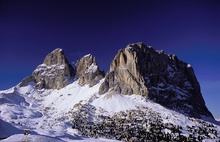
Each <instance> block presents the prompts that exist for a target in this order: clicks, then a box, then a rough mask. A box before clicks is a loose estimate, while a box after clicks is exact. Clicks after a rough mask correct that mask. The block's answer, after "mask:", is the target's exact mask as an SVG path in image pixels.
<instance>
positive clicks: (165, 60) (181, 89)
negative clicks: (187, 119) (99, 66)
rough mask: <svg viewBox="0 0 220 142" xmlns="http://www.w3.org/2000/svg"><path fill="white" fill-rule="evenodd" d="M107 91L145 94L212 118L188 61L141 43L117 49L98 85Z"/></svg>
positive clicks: (199, 115)
mask: <svg viewBox="0 0 220 142" xmlns="http://www.w3.org/2000/svg"><path fill="white" fill-rule="evenodd" d="M109 91H115V92H117V93H121V94H123V95H131V94H137V95H142V96H146V98H148V99H151V100H153V101H155V102H157V103H159V104H161V105H163V106H166V107H168V108H170V109H173V110H176V111H178V112H181V113H183V114H187V115H189V116H192V117H197V118H201V117H202V116H207V117H212V118H213V116H212V114H211V113H210V112H209V110H208V109H207V107H206V105H205V102H204V99H203V97H202V94H201V90H200V85H199V83H198V81H197V78H196V76H195V74H194V71H193V68H192V67H191V65H190V64H187V63H185V62H183V61H180V60H179V59H178V58H177V56H175V55H174V54H168V55H167V54H164V52H163V51H155V50H154V49H153V48H152V47H150V46H146V45H144V44H143V43H136V44H129V45H128V46H127V47H126V48H125V49H121V50H119V52H118V53H117V55H116V56H115V58H114V59H113V61H112V63H111V66H110V71H109V72H108V73H107V75H106V76H105V80H104V82H103V83H102V85H101V86H100V88H99V93H100V94H104V93H107V92H109Z"/></svg>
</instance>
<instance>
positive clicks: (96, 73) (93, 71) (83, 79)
mask: <svg viewBox="0 0 220 142" xmlns="http://www.w3.org/2000/svg"><path fill="white" fill-rule="evenodd" d="M75 78H79V84H80V85H84V84H88V85H89V86H90V87H92V86H94V85H96V84H97V83H98V82H99V81H100V79H102V78H104V72H103V71H100V70H99V67H98V65H97V63H96V58H95V57H93V56H92V55H91V54H88V55H85V56H84V57H82V58H81V59H80V60H79V61H78V62H77V63H76V76H75Z"/></svg>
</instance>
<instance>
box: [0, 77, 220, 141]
mask: <svg viewBox="0 0 220 142" xmlns="http://www.w3.org/2000/svg"><path fill="white" fill-rule="evenodd" d="M102 82H103V80H101V81H100V82H99V83H98V84H97V85H95V86H93V87H89V86H88V85H84V86H80V85H79V84H78V81H75V82H73V83H72V84H69V85H68V86H66V87H64V88H62V89H60V90H56V89H54V90H53V89H50V90H37V89H35V88H34V83H29V84H27V85H26V86H24V87H18V86H15V87H13V88H11V89H8V90H5V91H0V110H1V111H0V119H1V121H0V122H1V127H0V128H1V129H0V131H1V137H2V138H5V137H8V136H9V135H12V134H20V135H14V136H12V137H10V138H8V139H6V140H4V141H13V139H15V138H16V137H17V139H16V140H17V141H18V140H19V139H24V138H29V139H32V140H33V141H53V140H52V138H48V137H44V136H50V137H54V138H55V139H56V141H76V140H79V139H81V140H85V141H89V140H91V141H108V140H106V139H101V140H100V139H91V138H86V137H83V136H86V135H85V134H84V132H83V131H81V132H80V131H78V130H76V129H72V126H73V124H72V122H73V120H74V116H76V114H79V112H80V113H81V112H83V111H84V112H85V113H84V114H85V115H86V114H87V115H90V113H91V112H92V113H93V114H91V116H89V117H91V118H92V119H93V120H94V122H98V123H99V122H102V121H103V120H101V119H99V118H98V117H97V116H100V115H104V116H108V117H115V116H120V117H121V115H120V114H121V113H122V112H125V113H128V112H129V111H131V112H132V111H140V112H144V113H146V115H145V117H146V118H148V119H150V114H151V113H154V115H155V116H158V117H160V118H161V119H162V123H164V124H173V125H177V126H181V127H182V133H183V134H184V135H185V136H189V135H190V134H191V133H192V132H190V131H189V129H188V128H189V127H198V128H200V127H203V122H204V121H203V120H199V119H193V118H189V117H186V116H184V115H183V114H180V113H178V112H175V111H172V110H169V109H167V108H165V107H163V106H161V105H159V104H157V103H154V102H152V101H150V100H146V99H145V98H144V97H142V96H140V95H135V94H133V95H130V96H128V95H121V94H115V92H114V91H109V92H107V93H105V94H103V95H99V94H98V93H97V92H98V89H99V86H100V84H101V83H102ZM92 108H94V109H93V111H94V112H93V111H92V110H91V109H92ZM137 116H138V115H137ZM81 117H82V118H83V117H84V116H83V115H81ZM85 120H86V121H87V119H85ZM88 120H89V119H88ZM74 122H75V121H74ZM88 122H89V121H88ZM76 123H77V122H76ZM204 123H205V124H210V125H212V127H211V128H213V129H215V130H216V131H217V133H216V134H217V136H219V133H220V127H219V126H217V125H215V124H211V123H208V122H204ZM211 128H210V129H211ZM24 129H29V130H30V131H31V136H28V137H25V136H23V135H21V133H22V132H23V130H24ZM163 131H166V132H168V133H169V132H170V133H171V130H168V129H167V128H166V129H164V130H163ZM3 132H4V133H3ZM210 135H211V137H210V139H211V138H213V139H216V136H214V135H213V134H210ZM101 137H102V136H101ZM103 137H104V136H103ZM105 138H108V137H105ZM112 138H113V139H115V138H114V137H112ZM112 138H110V139H112Z"/></svg>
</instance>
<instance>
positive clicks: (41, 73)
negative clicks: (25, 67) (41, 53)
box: [19, 48, 104, 89]
mask: <svg viewBox="0 0 220 142" xmlns="http://www.w3.org/2000/svg"><path fill="white" fill-rule="evenodd" d="M103 77H104V72H103V71H100V70H99V67H98V65H97V63H96V59H95V57H93V56H92V55H91V54H89V55H86V56H84V57H82V58H81V59H80V60H79V61H78V62H77V64H76V68H75V69H74V68H73V67H72V66H71V65H70V64H69V62H68V60H67V59H66V57H65V55H64V51H63V50H62V49H60V48H57V49H55V50H53V51H52V52H51V53H49V54H48V55H47V56H46V58H45V59H44V62H43V64H40V65H39V66H38V67H37V68H36V69H35V70H34V71H33V73H32V75H30V76H28V77H26V78H25V79H24V80H22V81H21V83H20V84H19V86H24V85H26V84H27V83H29V82H35V83H36V86H35V87H36V88H37V89H43V88H45V89H61V88H63V87H65V86H66V85H68V84H69V83H70V82H72V81H74V80H76V79H79V84H80V85H84V84H88V85H89V86H90V87H92V86H94V85H95V84H97V83H98V82H99V80H100V79H102V78H103Z"/></svg>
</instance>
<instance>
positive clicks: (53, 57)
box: [43, 48, 68, 66]
mask: <svg viewBox="0 0 220 142" xmlns="http://www.w3.org/2000/svg"><path fill="white" fill-rule="evenodd" d="M43 63H44V64H45V65H48V66H51V65H56V64H68V61H67V59H66V57H65V55H64V51H63V49H61V48H57V49H55V50H53V51H52V52H51V53H49V54H48V55H47V56H46V58H45V59H44V62H43Z"/></svg>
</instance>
